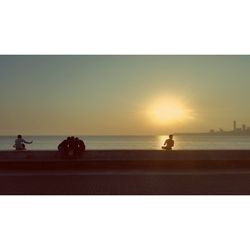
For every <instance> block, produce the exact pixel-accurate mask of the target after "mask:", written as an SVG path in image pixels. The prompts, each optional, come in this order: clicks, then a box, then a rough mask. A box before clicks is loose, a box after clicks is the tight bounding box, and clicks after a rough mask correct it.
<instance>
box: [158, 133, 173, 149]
mask: <svg viewBox="0 0 250 250" xmlns="http://www.w3.org/2000/svg"><path fill="white" fill-rule="evenodd" d="M173 146H174V140H173V135H169V138H168V139H167V140H166V141H165V142H164V145H163V146H162V147H161V148H162V149H164V150H172V147H173Z"/></svg>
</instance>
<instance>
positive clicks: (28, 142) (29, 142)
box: [23, 140, 33, 144]
mask: <svg viewBox="0 0 250 250" xmlns="http://www.w3.org/2000/svg"><path fill="white" fill-rule="evenodd" d="M23 142H24V143H27V144H31V143H33V141H25V140H23Z"/></svg>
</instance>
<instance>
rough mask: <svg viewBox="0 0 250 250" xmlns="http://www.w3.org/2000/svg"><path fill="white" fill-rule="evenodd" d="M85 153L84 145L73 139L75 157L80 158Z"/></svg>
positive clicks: (77, 139) (80, 141)
mask: <svg viewBox="0 0 250 250" xmlns="http://www.w3.org/2000/svg"><path fill="white" fill-rule="evenodd" d="M84 151H85V144H84V142H83V141H82V140H80V139H79V138H77V137H76V138H75V157H80V156H81V155H82V153H83V152H84Z"/></svg>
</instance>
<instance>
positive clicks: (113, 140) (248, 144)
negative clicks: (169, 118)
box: [0, 135, 250, 150]
mask: <svg viewBox="0 0 250 250" xmlns="http://www.w3.org/2000/svg"><path fill="white" fill-rule="evenodd" d="M65 137H66V136H26V137H25V139H27V140H33V141H34V142H33V144H29V145H26V148H27V149H29V150H57V146H58V144H59V143H60V142H61V141H62V140H63V139H65ZM79 137H80V138H82V139H83V140H84V142H85V144H86V149H87V150H99V149H112V150H113V149H153V150H161V146H162V145H163V143H164V140H165V139H166V138H167V136H79ZM14 140H15V137H14V136H11V137H10V136H1V137H0V150H14V148H13V147H12V146H13V144H14ZM174 140H175V146H174V148H173V149H174V150H189V149H200V150H203V149H248V150H249V149H250V136H216V135H176V136H175V137H174Z"/></svg>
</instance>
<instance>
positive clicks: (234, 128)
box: [233, 121, 236, 131]
mask: <svg viewBox="0 0 250 250" xmlns="http://www.w3.org/2000/svg"><path fill="white" fill-rule="evenodd" d="M235 130H236V121H234V127H233V131H235Z"/></svg>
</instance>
